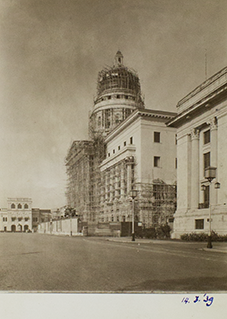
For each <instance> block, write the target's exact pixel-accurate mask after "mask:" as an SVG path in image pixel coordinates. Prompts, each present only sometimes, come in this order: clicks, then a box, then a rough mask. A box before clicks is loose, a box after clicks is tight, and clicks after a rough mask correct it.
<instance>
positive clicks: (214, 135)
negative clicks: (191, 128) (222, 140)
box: [209, 117, 218, 205]
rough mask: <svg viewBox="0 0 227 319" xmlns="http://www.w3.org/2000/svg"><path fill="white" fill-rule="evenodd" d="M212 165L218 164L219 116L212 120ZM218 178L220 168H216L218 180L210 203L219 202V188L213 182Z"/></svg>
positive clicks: (211, 193) (212, 191) (212, 188)
mask: <svg viewBox="0 0 227 319" xmlns="http://www.w3.org/2000/svg"><path fill="white" fill-rule="evenodd" d="M209 124H210V155H211V159H210V165H211V166H213V167H216V168H217V166H218V163H217V150H218V145H217V144H218V139H217V134H218V126H217V118H216V117H213V118H212V119H211V120H210V122H209ZM217 180H218V169H217V170H216V180H214V181H213V183H212V184H211V190H210V204H211V205H216V204H217V202H218V198H217V192H218V191H217V190H215V189H214V186H213V184H214V183H215V182H216V181H217Z"/></svg>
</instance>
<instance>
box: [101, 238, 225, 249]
mask: <svg viewBox="0 0 227 319" xmlns="http://www.w3.org/2000/svg"><path fill="white" fill-rule="evenodd" d="M102 239H103V240H107V241H113V242H119V243H131V244H134V245H138V244H154V245H155V244H156V245H160V244H167V243H168V244H195V245H201V244H202V245H204V248H200V250H204V251H208V252H222V253H227V242H213V243H212V245H213V248H206V245H207V244H206V242H196V241H195V242H192V241H191V242H186V241H181V240H179V241H178V240H171V239H169V240H160V239H145V238H136V240H135V241H132V238H131V237H103V238H102Z"/></svg>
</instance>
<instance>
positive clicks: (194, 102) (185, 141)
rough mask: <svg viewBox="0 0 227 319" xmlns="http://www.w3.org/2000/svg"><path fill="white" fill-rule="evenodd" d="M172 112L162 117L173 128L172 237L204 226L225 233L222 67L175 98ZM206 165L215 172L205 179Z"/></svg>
mask: <svg viewBox="0 0 227 319" xmlns="http://www.w3.org/2000/svg"><path fill="white" fill-rule="evenodd" d="M177 113H178V115H177V116H176V117H175V118H174V119H172V120H170V121H169V123H168V126H169V127H175V128H177V159H178V169H177V211H176V213H175V218H174V232H173V237H174V238H180V236H181V235H182V234H185V233H192V232H196V233H200V232H209V227H210V226H211V229H212V230H213V231H215V232H217V233H218V234H227V204H226V203H227V143H226V136H227V68H224V69H223V70H221V71H220V72H218V73H217V74H215V75H214V76H212V77H211V78H209V79H208V80H206V81H205V82H203V83H202V84H201V85H200V86H198V87H197V88H196V89H194V90H193V91H192V92H190V93H189V94H188V95H187V96H186V97H184V98H183V99H182V100H180V101H179V103H178V104H177ZM209 167H214V169H215V172H216V176H215V178H214V179H213V180H212V182H211V183H210V182H209V181H208V180H207V178H206V177H205V171H207V168H209ZM219 187H220V189H219ZM210 216H211V218H210Z"/></svg>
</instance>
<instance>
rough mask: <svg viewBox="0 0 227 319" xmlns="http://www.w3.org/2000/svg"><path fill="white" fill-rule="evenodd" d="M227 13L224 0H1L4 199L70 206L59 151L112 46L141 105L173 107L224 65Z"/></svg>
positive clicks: (81, 131) (0, 200) (73, 131)
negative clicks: (137, 86) (131, 73)
mask: <svg viewBox="0 0 227 319" xmlns="http://www.w3.org/2000/svg"><path fill="white" fill-rule="evenodd" d="M226 17H227V1H226V0H212V1H211V0H190V1H188V0H187V1H185V0H121V1H119V0H114V1H113V0H108V1H107V0H64V1H63V0H39V1H37V0H0V207H6V205H7V197H31V198H32V200H33V207H40V208H57V207H61V206H64V205H65V204H66V199H65V187H66V181H67V176H66V169H65V157H66V155H67V152H68V150H69V148H70V145H71V143H72V142H73V141H74V140H80V139H87V138H88V118H89V112H90V111H92V109H93V100H94V97H95V95H96V84H97V76H98V72H99V71H101V70H102V69H103V68H104V67H105V66H112V65H113V61H114V56H115V54H116V52H117V51H118V50H121V52H122V53H123V55H124V64H125V65H126V66H128V67H129V68H133V69H135V70H136V71H137V72H138V75H139V77H140V83H141V88H142V93H143V94H144V96H145V106H146V108H148V109H156V110H157V109H158V110H167V111H173V112H176V104H177V102H178V101H179V100H180V99H181V98H183V97H184V96H185V95H187V94H188V93H189V92H190V91H192V90H193V89H194V88H195V87H196V86H198V85H199V84H201V83H202V82H203V81H204V80H205V79H206V73H207V76H208V77H210V76H212V75H213V74H215V73H216V72H218V71H220V70H221V69H222V68H224V67H226V66H227V36H226V34H227V19H226ZM205 61H207V63H205ZM206 69H207V72H206Z"/></svg>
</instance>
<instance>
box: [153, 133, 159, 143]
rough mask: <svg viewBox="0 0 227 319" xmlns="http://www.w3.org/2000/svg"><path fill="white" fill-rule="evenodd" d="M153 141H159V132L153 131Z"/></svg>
mask: <svg viewBox="0 0 227 319" xmlns="http://www.w3.org/2000/svg"><path fill="white" fill-rule="evenodd" d="M154 142H155V143H160V132H154Z"/></svg>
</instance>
